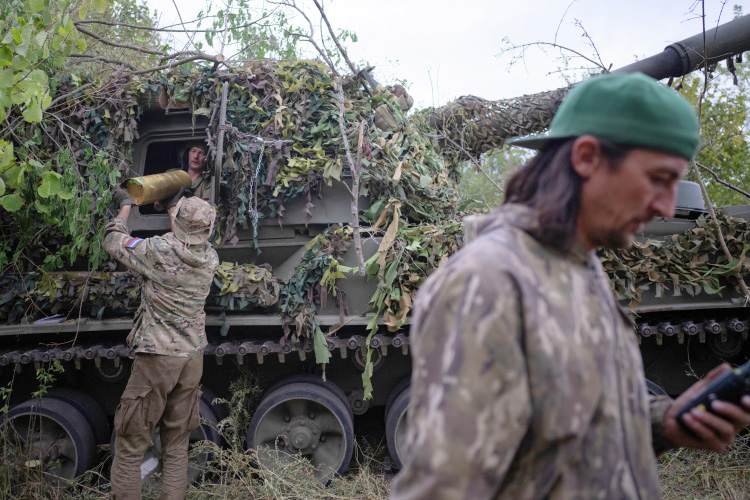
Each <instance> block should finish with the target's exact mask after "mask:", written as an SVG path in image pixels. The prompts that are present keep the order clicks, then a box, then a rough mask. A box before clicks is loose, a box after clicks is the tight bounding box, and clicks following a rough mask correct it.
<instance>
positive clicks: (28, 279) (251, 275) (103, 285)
mask: <svg viewBox="0 0 750 500" xmlns="http://www.w3.org/2000/svg"><path fill="white" fill-rule="evenodd" d="M140 285H141V276H140V274H138V273H134V272H132V271H125V272H115V271H111V272H92V273H85V272H50V273H29V274H26V275H24V279H23V281H22V280H20V279H18V277H17V275H14V274H6V275H5V276H4V277H3V279H2V280H1V281H0V320H5V321H7V322H8V323H13V322H15V321H17V320H19V319H20V318H22V317H32V318H33V317H45V316H51V315H55V314H62V315H63V316H64V317H65V318H66V319H75V318H78V317H79V315H80V316H82V317H86V316H89V317H93V318H97V319H102V318H103V317H111V316H116V315H120V316H122V315H132V314H133V313H134V312H135V310H136V309H137V308H138V306H139V305H140V302H141V298H140ZM281 286H282V283H281V280H279V279H278V278H275V277H274V276H273V275H272V274H271V272H270V271H269V269H268V267H267V266H254V265H251V264H242V265H240V264H233V263H231V262H222V263H221V264H220V265H219V268H218V269H217V271H216V275H215V276H214V282H213V284H212V286H211V292H210V299H209V301H208V302H207V304H206V307H207V309H209V310H221V311H257V310H258V308H266V307H271V306H274V305H275V304H276V303H277V302H278V301H279V294H280V292H281Z"/></svg>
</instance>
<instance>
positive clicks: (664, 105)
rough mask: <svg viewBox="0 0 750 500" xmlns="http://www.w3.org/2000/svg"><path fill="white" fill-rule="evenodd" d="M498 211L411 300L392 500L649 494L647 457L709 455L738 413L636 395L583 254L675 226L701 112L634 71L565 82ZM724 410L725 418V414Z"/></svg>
mask: <svg viewBox="0 0 750 500" xmlns="http://www.w3.org/2000/svg"><path fill="white" fill-rule="evenodd" d="M511 142H513V143H514V144H517V145H521V146H526V147H531V148H533V149H538V150H539V152H538V154H537V155H536V156H535V157H534V158H533V159H532V160H531V161H530V162H529V163H528V164H527V165H525V166H524V167H523V168H521V169H520V170H519V171H518V172H517V173H516V174H515V175H514V176H513V177H512V178H511V179H510V180H509V182H508V185H507V191H506V199H505V203H504V204H503V206H501V207H500V208H499V209H497V210H496V211H494V212H492V213H490V214H487V215H483V216H474V217H470V218H468V219H467V220H466V223H465V227H466V239H467V241H468V243H467V245H466V246H465V247H464V248H463V249H461V250H460V251H459V252H458V253H457V254H456V255H455V256H454V257H453V258H452V259H450V261H449V262H448V263H446V264H445V265H443V266H441V267H440V268H439V269H438V270H437V271H436V272H435V273H434V274H433V275H432V276H431V277H430V278H429V279H428V281H427V282H426V283H425V285H424V286H422V288H421V289H420V291H419V294H418V297H417V300H416V305H415V312H414V317H413V326H412V329H411V334H410V335H411V342H412V346H413V351H412V353H413V363H414V367H413V370H412V384H411V406H410V407H409V413H408V417H407V418H408V424H409V427H408V435H407V440H406V446H405V448H406V450H407V452H406V457H405V460H404V468H403V470H402V471H401V473H400V474H399V476H397V477H396V479H395V480H394V482H393V486H392V490H391V498H392V499H393V500H405V499H409V500H416V499H429V500H439V499H472V500H481V499H508V500H510V499H513V500H527V499H528V500H531V499H540V500H541V499H549V500H558V499H584V500H586V499H641V500H647V499H657V498H661V491H660V485H659V478H658V475H657V467H656V456H657V455H658V454H660V453H662V452H664V451H665V450H668V449H670V448H674V447H679V446H686V447H692V448H701V449H708V450H715V451H721V450H723V449H725V448H726V447H727V446H729V445H730V444H731V443H732V442H733V440H734V437H735V435H736V434H737V432H738V431H739V430H741V429H742V428H743V427H745V426H746V425H748V424H750V396H744V397H743V399H742V402H741V406H736V405H733V404H730V403H727V402H724V401H715V402H714V403H713V404H712V410H713V412H714V413H715V414H713V413H710V412H707V411H704V410H701V409H697V408H696V409H694V410H692V411H691V412H690V413H689V414H688V415H687V416H686V417H685V418H684V420H683V422H684V425H685V427H682V426H681V425H679V424H678V422H677V421H676V419H675V413H676V410H677V409H678V408H680V407H681V406H682V405H683V404H684V403H685V402H686V401H687V400H689V399H690V397H691V395H693V394H695V393H696V392H697V391H699V390H700V389H701V387H703V386H705V384H706V380H707V379H710V378H713V377H715V376H716V375H718V374H719V373H721V372H723V371H724V370H727V369H729V367H728V366H727V365H723V366H721V367H719V368H718V369H716V370H714V371H713V372H712V373H710V374H709V375H708V376H707V377H706V379H704V380H703V381H700V382H698V383H697V384H695V385H694V386H693V387H691V388H690V389H689V390H688V391H686V393H685V394H683V395H682V396H680V397H679V398H678V399H677V400H676V401H672V400H671V399H669V398H667V397H654V398H649V396H648V393H647V390H646V386H645V375H644V371H643V366H642V360H641V357H640V353H639V349H638V346H637V342H636V339H635V335H634V334H633V328H632V325H631V323H630V320H629V317H628V316H627V315H626V314H625V313H624V312H622V311H621V310H620V309H619V307H618V304H617V303H616V301H615V300H614V297H613V296H612V292H611V290H610V285H609V281H608V279H607V277H606V275H605V273H604V272H603V270H602V266H601V263H600V262H599V260H598V258H597V256H596V253H595V252H596V249H598V248H628V247H629V246H630V245H632V243H633V239H634V235H635V234H636V233H638V232H639V231H640V230H641V229H642V227H643V225H644V224H645V223H647V222H648V221H649V220H651V219H652V218H653V217H672V216H674V208H675V198H676V192H677V183H678V180H679V179H681V178H682V177H683V176H684V175H685V172H686V170H687V168H688V162H689V161H690V160H692V159H693V158H694V157H695V155H696V153H697V151H698V147H699V143H700V134H699V126H698V120H697V118H696V115H695V113H694V111H693V110H692V108H691V106H690V105H689V104H688V102H687V101H686V100H684V99H683V98H682V97H681V96H679V95H677V94H676V93H675V92H674V91H673V90H671V89H669V88H667V87H663V86H661V85H659V84H658V83H657V82H655V81H654V80H652V79H650V78H648V77H646V76H644V75H640V74H632V75H624V76H623V75H606V76H598V77H594V78H591V79H589V80H587V81H585V82H583V83H581V84H579V85H577V86H576V87H575V88H574V89H573V90H572V91H571V92H570V94H569V95H568V96H567V98H566V99H565V100H564V102H563V103H562V105H561V107H560V109H559V110H558V112H557V114H556V115H555V118H554V120H553V121H552V124H551V126H550V130H549V133H547V134H545V135H542V136H534V137H525V138H517V139H516V140H514V141H511ZM722 417H723V418H722Z"/></svg>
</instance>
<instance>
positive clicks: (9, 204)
mask: <svg viewBox="0 0 750 500" xmlns="http://www.w3.org/2000/svg"><path fill="white" fill-rule="evenodd" d="M0 205H2V206H3V208H4V209H5V210H7V211H8V212H17V211H18V210H20V209H21V207H22V206H23V199H22V198H21V196H19V195H17V194H16V193H13V194H9V195H7V196H3V198H2V201H0Z"/></svg>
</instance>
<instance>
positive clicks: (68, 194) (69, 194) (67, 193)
mask: <svg viewBox="0 0 750 500" xmlns="http://www.w3.org/2000/svg"><path fill="white" fill-rule="evenodd" d="M57 196H58V197H60V199H62V200H72V199H73V197H74V196H75V192H74V191H73V190H67V189H61V190H60V192H59V193H57Z"/></svg>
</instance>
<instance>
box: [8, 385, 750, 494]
mask: <svg viewBox="0 0 750 500" xmlns="http://www.w3.org/2000/svg"><path fill="white" fill-rule="evenodd" d="M230 392H231V394H232V396H231V399H230V400H227V401H217V403H222V404H224V405H226V408H227V409H228V413H229V415H228V417H227V418H225V419H224V420H222V421H221V422H219V424H218V426H217V427H218V431H219V432H220V434H221V435H222V436H223V438H224V441H225V445H224V446H223V447H218V446H216V445H215V444H213V443H209V442H201V443H198V445H196V446H194V447H193V448H192V450H191V453H192V454H194V455H197V454H202V453H207V452H208V453H210V455H211V457H212V459H211V460H210V461H209V462H208V463H206V464H205V466H204V471H203V476H202V479H201V480H200V481H198V482H197V483H195V484H193V485H191V486H190V488H189V489H188V494H187V498H188V499H189V500H213V499H229V500H233V499H237V500H239V499H243V500H245V499H249V500H292V499H295V500H296V499H300V500H303V499H304V500H345V499H346V500H348V499H355V500H386V499H387V498H388V494H389V490H390V480H391V478H390V476H389V475H387V474H386V472H387V471H386V470H385V467H384V465H383V461H384V460H385V457H386V456H387V453H386V450H385V448H384V445H383V443H375V444H373V443H370V442H366V441H364V440H362V441H359V442H358V443H357V446H356V449H355V458H354V460H353V463H352V467H351V470H350V472H349V473H348V474H347V475H346V476H345V477H336V478H333V479H332V480H331V481H330V482H329V483H328V484H327V485H323V484H320V483H319V482H317V481H316V480H315V479H314V477H313V470H312V469H311V466H310V464H309V463H308V462H307V461H306V460H304V459H302V458H300V457H291V458H290V457H287V456H285V457H276V458H275V459H272V461H271V463H265V464H259V463H258V461H257V460H256V457H255V455H254V454H253V453H252V452H250V453H248V452H247V451H246V450H245V443H244V440H245V429H247V427H248V425H249V421H250V418H251V416H252V412H253V410H254V408H255V407H256V406H257V404H258V403H259V399H260V396H261V393H262V391H261V390H260V389H259V387H258V384H257V383H256V381H255V379H254V378H253V377H252V376H251V375H250V374H249V373H245V374H243V375H242V376H241V377H240V378H238V379H237V380H235V382H233V384H232V386H231V387H230ZM3 396H5V398H6V403H7V394H0V405H2V402H3V401H2V400H3ZM3 410H5V411H7V404H6V406H5V408H3ZM0 439H2V443H4V444H0V452H1V453H0V500H16V499H19V500H20V499H24V500H26V499H50V500H58V499H59V500H62V499H66V500H67V499H70V500H104V499H106V498H108V496H109V491H108V490H109V487H108V482H107V478H106V471H107V469H108V467H109V446H107V445H102V446H100V447H99V455H98V456H99V462H98V465H97V466H96V467H95V469H94V470H92V471H89V472H88V473H87V474H86V475H84V476H83V477H81V478H77V479H76V480H74V481H72V482H71V484H69V485H66V486H65V487H62V488H61V487H53V486H51V484H53V482H51V481H47V480H46V479H45V476H44V473H43V471H42V468H41V467H40V466H38V465H35V463H34V462H35V461H34V460H24V459H23V458H20V459H19V455H18V453H17V450H14V449H12V448H11V445H12V443H9V442H8V440H6V439H4V438H3V436H0ZM37 462H38V461H37ZM659 473H660V477H661V481H662V485H663V491H664V499H665V500H677V499H679V500H709V499H710V500H739V499H747V498H750V437H748V436H746V437H741V438H738V440H737V442H736V443H735V445H734V446H732V447H731V448H730V449H729V450H728V451H726V452H725V453H722V454H715V453H707V452H698V451H692V450H684V449H683V450H676V451H673V452H670V453H667V454H665V455H663V456H662V457H661V458H660V460H659ZM157 498H158V495H157V493H156V492H155V491H149V492H146V494H144V499H146V500H151V499H153V500H156V499H157Z"/></svg>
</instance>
